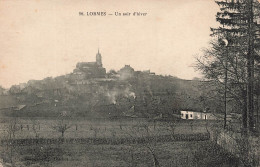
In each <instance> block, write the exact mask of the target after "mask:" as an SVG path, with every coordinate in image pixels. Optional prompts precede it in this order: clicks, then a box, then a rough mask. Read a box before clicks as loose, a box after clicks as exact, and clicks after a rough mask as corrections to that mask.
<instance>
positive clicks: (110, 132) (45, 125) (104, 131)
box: [0, 118, 207, 139]
mask: <svg viewBox="0 0 260 167" xmlns="http://www.w3.org/2000/svg"><path fill="white" fill-rule="evenodd" d="M61 121H63V122H61ZM61 124H62V125H66V126H67V127H69V128H68V129H67V130H66V131H65V133H64V137H65V138H88V137H128V136H129V135H136V136H137V137H138V136H140V135H144V134H146V135H147V132H149V135H168V134H172V133H174V134H193V133H206V132H207V131H206V122H205V121H177V122H176V120H175V121H174V120H173V121H156V122H153V121H148V120H146V119H122V120H105V119H95V120H93V119H92V120H90V119H80V118H78V119H71V120H59V119H30V118H20V119H11V118H10V120H8V119H3V120H1V124H0V135H1V137H2V138H7V137H8V136H9V135H10V134H9V133H10V126H15V129H13V132H14V136H13V137H14V138H16V139H19V138H23V139H26V138H35V137H36V134H37V136H38V137H40V138H59V137H61V133H60V132H59V131H58V130H57V129H56V128H54V127H57V126H61Z"/></svg>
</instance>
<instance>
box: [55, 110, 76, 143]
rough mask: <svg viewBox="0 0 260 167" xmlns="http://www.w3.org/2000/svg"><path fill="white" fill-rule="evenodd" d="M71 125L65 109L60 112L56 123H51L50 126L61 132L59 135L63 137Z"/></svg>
mask: <svg viewBox="0 0 260 167" xmlns="http://www.w3.org/2000/svg"><path fill="white" fill-rule="evenodd" d="M71 127H72V124H71V123H70V118H69V116H68V113H67V112H66V111H63V112H61V114H60V116H59V117H58V120H57V123H56V124H55V125H52V126H51V128H52V129H53V130H55V131H57V132H59V133H61V137H62V138H64V134H65V132H66V131H67V130H68V129H70V128H71Z"/></svg>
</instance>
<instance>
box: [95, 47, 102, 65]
mask: <svg viewBox="0 0 260 167" xmlns="http://www.w3.org/2000/svg"><path fill="white" fill-rule="evenodd" d="M96 63H97V65H98V66H100V67H102V57H101V54H100V53H99V49H98V53H97V54H96Z"/></svg>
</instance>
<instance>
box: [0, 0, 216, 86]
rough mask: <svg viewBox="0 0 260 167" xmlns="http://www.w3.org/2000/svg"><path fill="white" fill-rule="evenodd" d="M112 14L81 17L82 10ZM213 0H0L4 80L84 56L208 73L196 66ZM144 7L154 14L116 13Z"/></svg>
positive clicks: (53, 69)
mask: <svg viewBox="0 0 260 167" xmlns="http://www.w3.org/2000/svg"><path fill="white" fill-rule="evenodd" d="M95 11H100V12H102V11H103V12H106V13H107V16H105V17H101V16H79V12H95ZM217 11H218V6H217V5H216V4H215V2H214V1H213V0H165V1H162V0H139V1H137V0H106V1H105V0H78V1H75V0H73V1H72V0H70V1H69V0H26V1H25V0H24V1H22V0H8V1H7V0H0V23H1V24H0V85H2V86H4V87H6V88H7V87H10V86H11V85H13V84H19V83H23V82H27V81H28V80H30V79H36V80H38V79H43V78H45V77H48V76H52V77H54V76H58V75H63V74H68V73H70V72H72V71H73V69H74V68H75V66H76V63H77V62H82V61H85V62H88V61H95V55H96V53H97V49H98V47H99V48H100V52H101V54H102V57H103V65H104V67H105V68H106V69H107V71H109V70H110V69H115V70H119V69H120V68H121V67H123V66H124V65H126V64H127V65H131V66H132V67H133V68H134V69H135V70H148V69H150V70H151V71H152V72H155V73H156V74H162V75H173V76H177V77H179V78H183V79H192V78H194V77H198V76H200V75H199V73H198V72H195V71H194V69H193V67H192V65H193V64H194V63H195V59H194V55H196V54H200V53H201V49H202V48H203V47H207V45H208V42H209V40H210V37H209V34H210V27H215V26H217V24H216V21H215V14H216V12H217ZM115 12H121V13H123V12H130V13H133V12H142V13H147V15H146V16H139V17H138V16H132V15H131V16H114V15H108V13H111V14H114V13H115Z"/></svg>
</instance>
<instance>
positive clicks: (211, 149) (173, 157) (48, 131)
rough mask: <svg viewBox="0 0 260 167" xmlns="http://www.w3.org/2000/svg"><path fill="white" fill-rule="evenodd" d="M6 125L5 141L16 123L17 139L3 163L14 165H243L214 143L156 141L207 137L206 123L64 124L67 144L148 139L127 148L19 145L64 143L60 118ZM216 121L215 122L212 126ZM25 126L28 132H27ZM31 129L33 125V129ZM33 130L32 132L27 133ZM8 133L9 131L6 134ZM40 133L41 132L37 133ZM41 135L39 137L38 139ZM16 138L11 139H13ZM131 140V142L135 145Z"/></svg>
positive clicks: (104, 121)
mask: <svg viewBox="0 0 260 167" xmlns="http://www.w3.org/2000/svg"><path fill="white" fill-rule="evenodd" d="M13 121H14V120H13V119H10V120H8V119H3V120H1V133H2V134H1V138H2V140H6V139H8V127H10V124H12V125H14V124H13V123H14V122H15V126H16V127H17V128H15V136H12V135H11V137H12V140H7V141H9V143H7V144H2V145H1V151H0V152H1V158H2V159H3V161H4V163H5V164H7V165H9V166H19V167H25V166H29V167H39V166H47V167H48V166H50V167H51V166H55V167H70V166H78V167H83V166H84V167H85V166H87V167H106V166H118V167H121V166H132V167H133V166H140V167H146V166H147V167H150V166H151V167H152V166H158V165H159V166H161V167H168V166H169V167H174V166H176V167H177V166H178V167H179V166H180V167H189V166H209V165H210V166H236V164H237V163H238V160H237V159H236V158H234V157H233V156H231V155H230V154H228V153H227V152H225V151H224V150H222V149H221V148H219V147H218V146H217V145H215V144H213V143H211V142H210V141H209V140H204V141H180V140H178V141H175V140H156V139H157V138H156V136H157V137H160V136H167V135H168V136H169V135H170V136H171V135H172V136H174V135H178V134H182V135H191V134H193V135H194V134H195V135H196V134H205V133H207V128H206V126H208V124H209V122H206V121H182V120H179V121H177V120H171V121H169V120H168V121H162V120H161V121H156V122H153V121H149V120H147V119H116V120H108V119H84V118H78V119H73V120H71V119H70V120H62V123H63V124H66V125H67V126H69V128H68V130H67V131H66V132H65V133H64V137H63V139H65V140H66V139H71V138H79V139H80V138H81V139H82V138H84V139H88V138H90V139H104V138H109V139H112V141H113V140H115V141H116V140H118V139H120V138H129V139H144V140H142V141H141V142H124V143H121V144H117V143H113V142H111V143H107V142H104V143H102V142H98V143H96V142H93V143H80V142H78V143H77V142H76V143H66V142H59V143H55V144H52V143H38V144H37V143H36V144H23V145H19V144H14V143H13V141H15V140H19V139H33V140H37V138H38V139H61V133H59V132H58V131H57V130H55V129H53V126H56V125H60V123H61V122H60V121H61V120H59V119H34V120H32V119H30V118H19V119H16V120H15V121H14V122H13ZM212 123H213V122H211V124H212ZM21 125H22V127H23V128H22V129H21ZM27 125H28V126H27ZM27 127H29V128H27ZM4 128H5V129H4ZM35 129H37V132H35ZM36 133H38V134H39V135H38V136H37V137H36V136H35V134H36ZM9 137H10V134H9ZM129 141H130V140H129Z"/></svg>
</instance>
